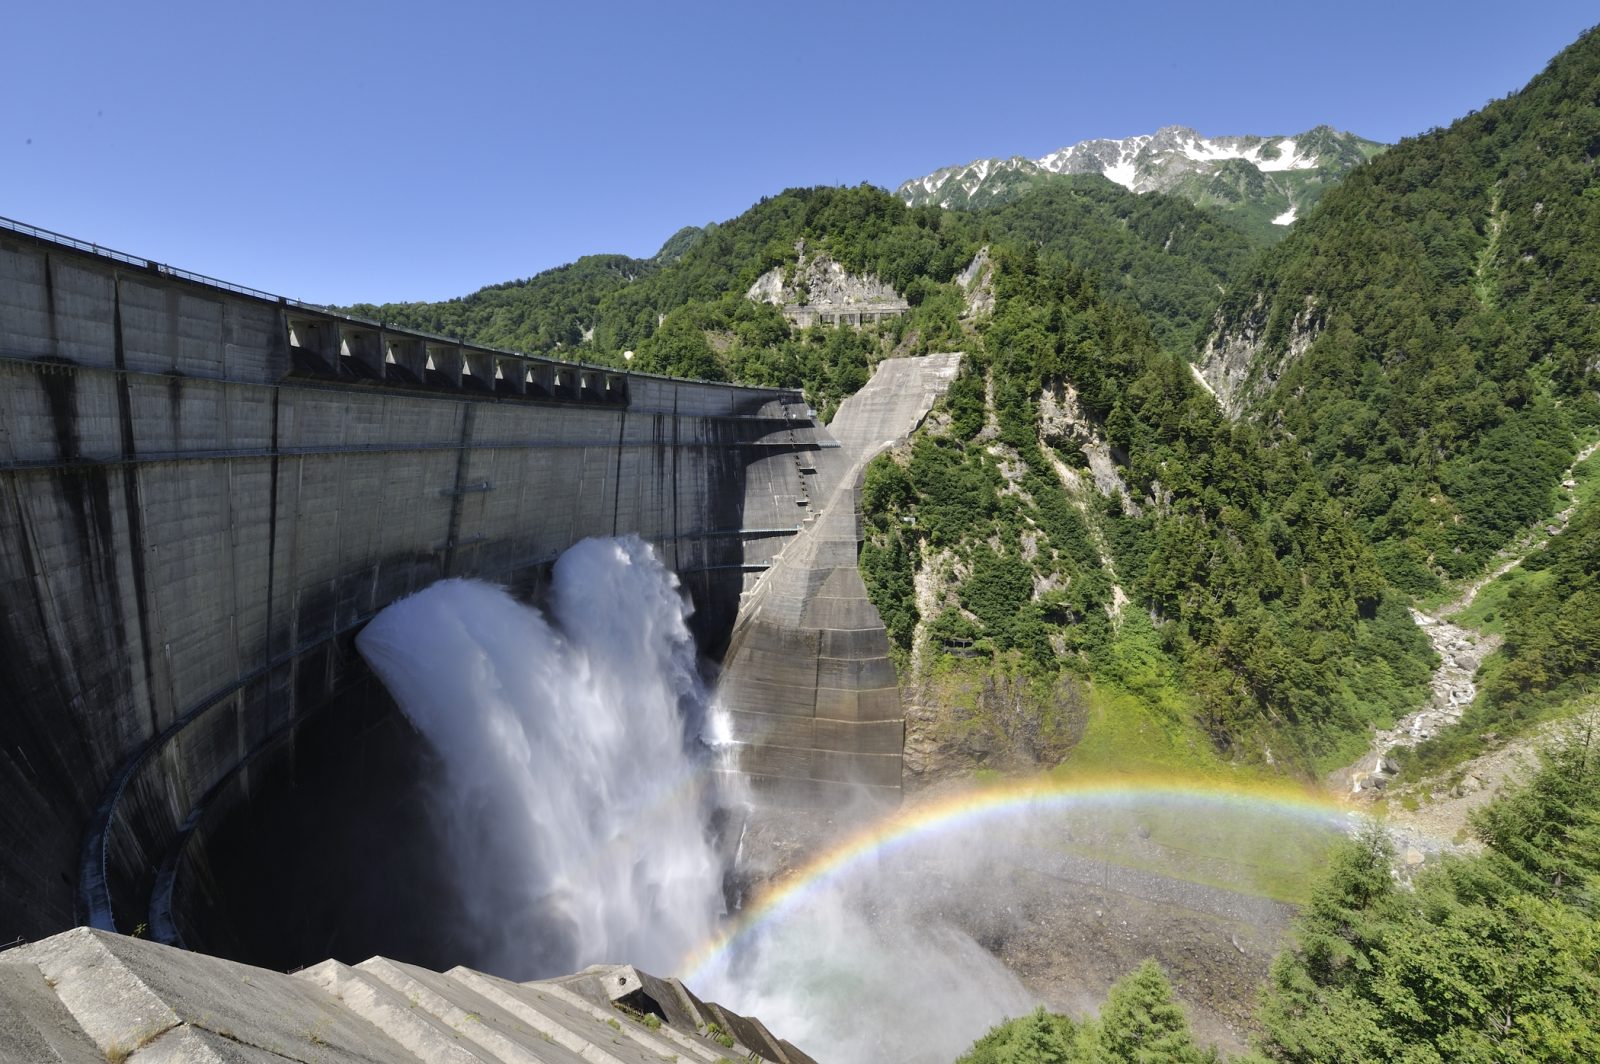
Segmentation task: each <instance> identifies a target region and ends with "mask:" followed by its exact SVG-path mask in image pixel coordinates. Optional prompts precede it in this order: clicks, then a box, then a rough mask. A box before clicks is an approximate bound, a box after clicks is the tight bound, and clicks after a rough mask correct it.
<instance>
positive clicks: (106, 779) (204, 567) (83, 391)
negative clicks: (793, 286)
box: [0, 223, 839, 955]
mask: <svg viewBox="0 0 1600 1064" xmlns="http://www.w3.org/2000/svg"><path fill="white" fill-rule="evenodd" d="M838 449H839V448H838V444H837V443H836V442H835V441H834V440H832V439H831V438H830V437H829V436H828V434H827V433H826V432H824V431H823V430H822V429H821V428H820V427H819V426H818V425H817V424H816V422H815V420H814V417H813V415H812V414H811V412H810V411H809V410H808V409H807V408H806V405H805V403H804V401H803V399H802V397H801V396H800V395H799V393H797V392H793V391H785V390H781V389H762V388H744V387H736V386H731V385H726V384H711V383H705V382H697V381H684V380H674V379H669V378H663V377H654V376H648V375H642V374H635V373H626V372H622V371H619V370H617V369H615V368H607V367H599V366H585V365H574V364H569V363H562V362H558V361H553V360H550V359H544V358H535V357H528V356H525V355H522V354H519V353H517V352H511V351H498V350H490V349H487V348H482V347H477V346H474V345H471V344H467V343H463V342H461V341H460V340H458V339H452V338H448V337H440V336H432V335H427V334H423V333H418V332H414V331H410V330H405V329H399V328H396V327H394V326H392V325H389V324H386V323H383V322H375V321H367V320H363V319H359V318H352V317H348V316H343V315H339V314H335V313H331V312H328V311H326V310H323V309H321V308H317V307H314V306H309V305H306V304H302V303H297V302H294V301H292V300H287V299H282V298H280V297H276V296H272V295H269V294H267V293H263V292H256V291H252V290H248V289H243V288H239V287H238V286H235V285H230V284H227V283H225V282H221V281H216V280H213V279H210V278H204V277H199V276H196V275H193V274H188V273H185V272H183V271H181V270H175V269H172V268H170V267H168V266H165V265H162V264H160V263H154V262H150V261H147V260H144V259H140V258H136V257H133V256H128V255H123V254H120V253H116V252H112V251H108V250H106V249H102V248H98V247H95V246H93V245H89V244H84V243H81V242H78V241H73V240H70V239H67V238H64V237H60V236H58V235H55V234H49V233H44V232H41V231H38V230H33V229H30V228H29V227H26V226H21V225H18V224H16V223H0V641H3V643H4V645H5V653H4V654H3V655H0V726H3V727H0V840H3V842H4V846H3V847H0V942H7V941H11V940H12V939H14V938H17V937H19V936H20V937H23V938H30V939H31V938H38V937H40V936H43V935H46V934H50V933H52V932H55V931H59V930H62V929H65V928H68V927H71V926H73V925H75V924H78V923H87V924H90V925H92V926H95V927H99V928H103V929H106V930H118V929H121V930H125V931H132V930H134V929H136V928H138V927H139V926H140V925H146V924H147V925H149V927H150V928H151V930H152V932H153V933H158V934H161V935H162V936H163V937H164V938H165V939H167V940H171V941H180V940H181V941H184V942H186V943H187V944H189V945H191V946H194V947H196V948H207V947H208V945H209V944H210V942H212V941H214V939H212V938H211V937H210V936H209V933H208V932H206V931H205V930H204V929H203V928H201V927H199V926H197V925H196V924H195V923H194V921H193V920H192V919H191V917H192V915H193V914H194V913H196V912H201V911H209V910H210V909H213V908H214V907H215V906H214V904H213V903H215V902H217V900H218V899H217V897H216V891H217V888H216V886H215V884H216V882H217V880H216V877H215V876H214V875H213V873H214V872H215V871H216V870H215V868H213V867H211V866H210V862H209V854H210V842H209V841H208V840H210V839H211V838H212V835H213V832H214V830H215V829H216V828H217V826H218V824H220V823H223V822H224V821H225V820H226V819H227V818H228V817H230V816H233V815H235V814H239V813H241V811H249V810H250V809H252V808H253V804H254V803H255V802H256V800H257V795H258V794H259V793H261V786H262V781H263V780H269V779H273V778H279V779H283V778H288V779H289V780H290V785H291V786H293V785H294V784H295V782H296V777H295V776H294V773H293V771H292V769H293V768H294V766H296V765H298V764H300V763H301V761H302V760H303V758H304V756H305V754H304V750H303V749H302V748H303V746H304V742H305V740H304V736H305V735H307V734H308V732H313V731H315V730H316V729H317V728H322V729H323V730H324V732H326V731H327V730H329V729H328V723H327V722H328V719H329V718H334V719H335V720H337V719H338V718H343V717H348V716H350V714H327V713H322V712H320V711H321V710H323V709H324V708H325V707H327V706H329V705H330V704H332V703H335V702H338V703H339V704H341V705H348V704H349V703H348V702H346V701H343V700H345V699H347V698H350V697H354V693H360V692H366V693H367V695H369V696H370V698H371V699H372V700H374V701H376V702H384V701H386V695H384V694H383V692H381V689H380V690H378V691H376V692H372V691H371V690H370V689H371V688H374V687H376V686H377V685H376V683H375V681H374V680H373V678H372V677H371V674H370V672H369V671H368V670H367V668H366V666H365V664H364V663H363V662H362V661H361V660H360V658H359V656H358V655H357V654H356V653H355V651H354V647H353V639H354V635H355V633H356V631H357V630H358V629H359V628H360V626H361V625H362V624H363V623H364V622H365V621H366V620H367V619H368V618H370V617H372V616H373V615H374V614H376V613H377V612H378V611H379V610H381V609H382V608H383V607H384V606H385V605H387V604H388V603H390V602H392V601H394V600H395V599H396V598H399V597H401V596H404V595H406V594H408V593H410V592H412V591H415V590H417V589H420V588H421V587H423V586H425V585H427V584H428V583H430V582H432V581H434V580H437V579H439V578H442V577H449V576H471V577H480V578H485V579H490V580H494V581H497V582H501V583H504V584H507V585H508V586H510V587H511V588H513V590H515V591H517V592H519V593H521V594H523V595H525V596H529V597H537V595H538V594H539V593H540V589H541V587H542V586H543V584H544V582H545V579H546V576H547V574H548V572H549V568H550V566H551V564H552V562H553V560H554V559H555V558H556V557H557V556H558V555H559V554H560V553H561V552H562V551H563V550H565V549H566V548H567V547H568V546H570V545H571V544H572V543H574V542H576V541H577V540H580V539H582V538H584V537H587V536H610V535H617V534H625V533H632V534H637V535H639V536H642V537H643V538H645V539H646V540H648V541H649V542H651V543H652V544H654V546H655V547H656V549H657V550H658V552H659V553H660V554H661V556H662V557H663V559H664V560H665V562H666V563H667V564H668V565H669V566H670V567H671V568H672V569H673V570H674V571H675V572H676V573H677V574H678V575H679V577H680V579H681V581H682V583H683V585H684V587H685V588H686V590H687V591H688V593H689V594H691V595H692V596H693V598H694V603H695V607H696V614H695V618H694V622H693V623H694V624H695V625H696V626H697V631H696V635H697V637H698V638H699V640H700V644H701V646H702V647H703V648H705V649H707V650H708V652H710V653H713V654H715V653H717V652H718V651H719V650H720V648H721V647H722V646H723V645H724V644H725V642H726V640H727V638H728V634H729V632H730V631H731V628H732V625H733V621H734V618H735V616H736V613H737V609H738V604H739V600H740V595H741V593H742V592H743V591H744V590H745V589H746V588H747V587H748V586H749V585H751V584H753V582H754V581H755V579H756V577H757V576H758V575H759V573H760V571H761V570H763V569H764V568H765V567H766V566H767V564H768V563H769V561H770V559H771V558H772V557H773V555H774V554H775V553H776V552H777V550H778V549H779V548H780V547H781V545H782V544H783V543H784V542H785V541H786V540H787V539H789V538H792V537H793V536H794V535H796V534H797V531H798V529H799V528H800V527H801V526H802V525H803V524H804V522H805V521H806V519H807V517H808V515H810V514H811V513H812V511H813V505H812V503H811V501H810V500H811V499H812V498H813V497H814V495H815V492H814V490H813V488H812V487H811V486H810V485H809V481H810V480H812V479H814V478H813V477H812V476H811V475H809V474H807V473H806V472H804V470H805V469H808V468H811V465H812V463H813V460H814V456H815V455H818V454H823V453H826V452H827V451H830V450H838ZM364 697H365V696H364ZM388 711H389V715H390V717H391V718H392V717H394V716H395V714H394V713H393V710H392V705H390V706H389V710H388ZM348 741H349V742H350V743H351V744H352V746H351V747H350V748H348V749H339V750H338V751H336V753H335V754H334V755H331V756H330V755H327V754H323V755H322V758H323V761H324V762H333V763H335V764H336V765H342V764H348V765H350V766H351V767H352V768H355V767H357V766H360V765H363V764H366V763H367V762H368V761H369V758H368V757H367V756H366V754H365V753H364V752H363V750H362V749H361V748H360V746H359V744H361V743H366V742H368V741H369V739H368V738H367V735H366V733H360V732H357V731H356V730H355V729H351V734H350V735H349V737H348ZM400 775H403V773H398V772H393V771H391V772H390V776H391V777H393V776H400ZM288 843H289V844H293V843H294V839H293V838H289V839H288ZM329 893H330V894H334V895H336V894H337V892H329ZM211 923H212V926H213V928H214V927H215V924H216V921H215V920H213V921H212V922H211ZM323 955H325V953H324V954H323Z"/></svg>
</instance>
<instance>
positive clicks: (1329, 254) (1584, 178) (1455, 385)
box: [1204, 31, 1600, 593]
mask: <svg viewBox="0 0 1600 1064" xmlns="http://www.w3.org/2000/svg"><path fill="white" fill-rule="evenodd" d="M1597 154H1600V33H1596V32H1594V31H1591V32H1589V33H1588V34H1586V35H1585V36H1584V37H1582V38H1581V39H1580V40H1579V41H1578V42H1577V43H1575V44H1574V45H1572V46H1571V47H1570V48H1569V49H1567V51H1565V52H1564V53H1562V54H1561V55H1560V56H1558V57H1557V58H1556V59H1555V60H1553V61H1552V62H1551V64H1550V65H1549V67H1548V68H1547V69H1546V70H1545V71H1544V72H1543V73H1542V74H1540V75H1539V76H1538V77H1536V78H1535V79H1534V80H1533V81H1532V82H1531V83H1530V84H1529V85H1528V87H1527V88H1525V89H1524V90H1522V91H1521V92H1519V93H1517V94H1515V95H1514V96H1511V97H1508V98H1507V99H1504V100H1501V101H1498V102H1495V103H1493V104H1490V105H1489V106H1487V107H1485V108H1484V109H1483V110H1482V111H1480V112H1477V113H1475V114H1472V115H1469V116H1467V117H1466V118H1463V119H1461V120H1460V121H1458V122H1456V123H1454V124H1453V125H1451V126H1450V127H1449V128H1448V129H1443V130H1437V131H1434V132H1431V133H1427V134H1424V135H1423V136H1420V137H1417V138H1414V139H1410V140H1406V141H1404V142H1402V143H1401V144H1400V145H1398V146H1396V147H1395V148H1393V149H1391V150H1390V151H1388V152H1386V153H1385V154H1383V155H1381V156H1379V157H1378V158H1377V159H1375V160H1374V161H1373V162H1371V163H1370V164H1368V165H1367V166H1365V167H1362V168H1360V169H1357V170H1356V171H1354V172H1353V173H1352V174H1351V175H1350V176H1349V178H1347V179H1346V180H1345V182H1344V183H1343V184H1341V185H1340V186H1338V187H1337V188H1335V189H1333V190H1332V191H1330V192H1329V193H1328V194H1327V195H1326V196H1325V197H1324V198H1323V200H1322V201H1321V203H1320V204H1319V206H1318V209H1317V210H1316V211H1314V212H1313V213H1312V215H1311V216H1310V217H1308V218H1306V219H1304V220H1303V221H1301V222H1300V223H1299V224H1298V225H1297V226H1296V227H1295V232H1293V233H1291V234H1290V236H1289V237H1288V238H1287V239H1286V240H1285V241H1284V242H1283V243H1282V244H1280V245H1279V246H1278V247H1276V248H1275V249H1273V250H1272V251H1270V252H1269V253H1267V254H1266V255H1265V256H1264V257H1263V258H1262V259H1261V260H1260V261H1259V262H1258V263H1257V264H1256V266H1255V267H1254V269H1253V270H1252V272H1251V274H1250V276H1249V277H1248V278H1247V279H1246V280H1245V281H1244V282H1243V283H1241V284H1239V285H1237V286H1236V287H1235V288H1234V289H1233V290H1232V292H1231V294H1230V295H1229V297H1228V298H1227V300H1226V301H1225V302H1224V304H1223V306H1222V309H1221V310H1220V311H1219V313H1218V316H1217V328H1216V331H1215V334H1214V335H1213V336H1212V337H1211V340H1210V342H1209V344H1208V348H1207V352H1206V357H1205V360H1204V368H1205V371H1206V373H1207V375H1208V377H1210V379H1212V380H1213V382H1215V383H1216V384H1217V385H1218V386H1219V388H1220V389H1221V390H1223V391H1224V398H1225V399H1228V400H1230V401H1231V402H1232V403H1233V404H1234V405H1235V406H1236V407H1239V408H1242V409H1243V410H1244V411H1245V412H1246V413H1247V414H1248V415H1250V416H1252V417H1254V418H1255V419H1256V420H1258V421H1259V422H1260V423H1261V424H1263V425H1266V426H1269V427H1270V429H1271V431H1272V433H1273V434H1274V436H1275V437H1276V438H1278V439H1283V440H1293V441H1294V442H1295V444H1296V446H1298V447H1299V448H1300V449H1301V450H1302V451H1303V453H1304V454H1305V455H1306V456H1307V458H1308V459H1309V460H1310V462H1311V464H1312V465H1313V466H1314V468H1315V469H1316V470H1317V471H1318V472H1319V474H1320V476H1321V478H1322V481H1323V483H1324V485H1325V486H1326V487H1327V488H1328V490H1329V491H1330V492H1331V493H1332V494H1333V495H1334V497H1335V498H1337V499H1338V500H1339V503H1340V505H1341V506H1342V507H1343V508H1344V509H1345V510H1346V511H1347V512H1348V513H1349V514H1351V516H1352V517H1353V518H1354V520H1355V521H1356V524H1357V527H1358V528H1359V530H1360V531H1361V532H1362V534H1363V535H1364V536H1365V537H1366V538H1367V539H1368V540H1369V541H1370V542H1371V543H1372V544H1373V545H1374V548H1375V550H1376V552H1377V558H1378V561H1379V564H1380V565H1381V566H1382V568H1383V570H1384V572H1385V573H1386V575H1387V576H1388V577H1389V578H1390V579H1391V580H1393V581H1395V582H1397V583H1398V584H1399V585H1400V586H1402V587H1404V588H1406V589H1408V590H1410V591H1414V592H1419V593H1421V592H1426V591H1428V590H1430V589H1432V588H1434V587H1436V586H1437V584H1438V581H1439V579H1440V578H1441V577H1444V578H1449V577H1459V576H1462V575H1465V574H1467V573H1471V572H1475V571H1477V570H1479V569H1480V568H1482V566H1483V565H1484V562H1485V561H1486V559H1487V558H1488V557H1489V556H1490V554H1491V553H1492V552H1493V551H1494V550H1495V549H1496V548H1498V547H1499V546H1501V545H1502V544H1503V543H1505V542H1506V540H1507V539H1508V538H1509V537H1511V536H1512V535H1513V534H1514V533H1515V532H1516V531H1517V530H1519V529H1521V528H1522V527H1524V526H1525V525H1527V524H1528V522H1530V521H1532V520H1535V519H1537V518H1538V517H1540V516H1542V515H1543V514H1544V513H1546V512H1548V510H1549V509H1550V506H1551V502H1552V498H1553V490H1554V488H1555V486H1556V484H1555V481H1556V478H1557V474H1558V473H1559V471H1560V470H1561V469H1562V468H1564V467H1565V465H1566V463H1567V461H1568V460H1569V459H1570V458H1571V456H1572V454H1573V451H1574V450H1575V439H1574V432H1575V430H1578V429H1581V428H1582V427H1584V426H1586V425H1588V424H1591V423H1592V422H1593V421H1594V419H1595V417H1596V411H1595V405H1594V401H1593V385H1594V383H1595V379H1596V371H1597V368H1600V346H1597V339H1596V338H1597V336H1600V244H1597V243H1596V241H1595V239H1594V234H1595V233H1596V232H1600V180H1597V178H1600V175H1597V172H1596V166H1595V161H1596V156H1597Z"/></svg>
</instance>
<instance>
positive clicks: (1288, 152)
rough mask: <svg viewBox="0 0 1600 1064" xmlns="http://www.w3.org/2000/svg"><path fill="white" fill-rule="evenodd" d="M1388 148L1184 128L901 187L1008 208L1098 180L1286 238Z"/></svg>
mask: <svg viewBox="0 0 1600 1064" xmlns="http://www.w3.org/2000/svg"><path fill="white" fill-rule="evenodd" d="M1386 147H1387V145H1384V144H1381V143H1379V142H1378V141H1373V140H1368V139H1366V138H1364V137H1359V136H1357V135H1356V134H1354V133H1349V132H1343V131H1340V130H1336V129H1334V128H1333V127H1331V126H1328V125H1319V126H1315V127H1313V128H1311V129H1309V130H1306V131H1305V132H1302V133H1295V134H1289V135H1274V136H1260V135H1255V134H1246V135H1239V136H1224V137H1205V136H1202V135H1201V134H1200V133H1198V132H1196V131H1195V130H1194V129H1192V128H1190V127H1188V126H1181V125H1171V126H1163V127H1162V128H1161V129H1158V130H1157V131H1156V132H1154V133H1144V134H1138V135H1135V136H1131V137H1124V138H1121V139H1110V138H1104V137H1100V138H1094V139H1090V140H1084V141H1079V142H1077V143H1075V144H1069V145H1067V146H1065V147H1062V148H1058V149H1056V150H1055V151H1052V152H1049V153H1047V154H1045V155H1042V156H1039V157H1038V158H1037V159H1029V158H1025V157H1023V156H1020V155H1014V156H1011V157H1009V158H1003V159H1002V158H988V159H975V160H973V161H972V162H969V163H967V164H965V165H964V166H946V167H942V168H940V169H938V170H935V171H934V172H933V173H931V174H928V175H925V176H923V177H919V178H912V179H911V180H909V181H905V182H902V183H901V184H900V186H899V187H898V188H897V189H896V190H895V195H896V196H898V197H899V198H900V199H902V200H905V201H906V203H907V204H909V205H911V206H923V205H928V204H933V205H937V206H940V207H944V208H947V209H963V208H974V207H983V206H991V205H994V204H997V203H1004V202H1009V201H1010V200H1014V199H1016V198H1018V197H1020V196H1022V195H1026V194H1027V193H1028V192H1030V191H1032V190H1033V189H1035V188H1037V187H1039V186H1040V185H1043V184H1048V183H1049V182H1050V181H1051V180H1052V178H1054V177H1056V176H1059V175H1066V174H1098V175H1099V176H1101V177H1104V178H1106V179H1107V180H1109V181H1111V182H1112V183H1114V184H1117V185H1121V186H1122V187H1123V188H1126V189H1128V190H1129V191H1131V192H1135V193H1141V194H1142V193H1146V192H1166V193H1168V194H1171V195H1176V196H1180V197H1182V198H1185V199H1187V200H1189V202H1191V203H1193V204H1195V205H1197V206H1201V207H1211V208H1213V209H1216V210H1217V211H1219V212H1220V213H1222V214H1223V215H1225V216H1228V217H1230V219H1231V220H1233V221H1235V222H1236V223H1237V224H1239V225H1241V226H1243V227H1245V228H1246V229H1248V230H1250V231H1251V232H1252V233H1254V234H1255V235H1258V236H1265V237H1268V238H1269V239H1270V238H1272V237H1273V236H1275V235H1281V232H1282V230H1283V228H1284V227H1286V226H1287V225H1289V224H1290V223H1292V222H1293V221H1294V220H1295V218H1297V217H1299V216H1301V215H1303V214H1304V213H1305V212H1306V211H1307V210H1309V209H1310V208H1311V206H1312V205H1313V204H1315V203H1316V201H1317V200H1318V199H1319V198H1320V197H1321V195H1322V192H1323V191H1325V190H1326V188H1328V187H1329V186H1331V185H1332V184H1335V183H1337V182H1338V181H1339V180H1340V179H1342V178H1343V177H1344V175H1345V174H1347V173H1349V172H1350V171H1351V170H1352V169H1354V168H1355V167H1357V166H1359V165H1361V164H1362V163H1363V162H1366V161H1367V160H1368V159H1371V158H1373V157H1375V156H1376V155H1378V154H1381V153H1382V152H1383V151H1384V149H1385V148H1386Z"/></svg>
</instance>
